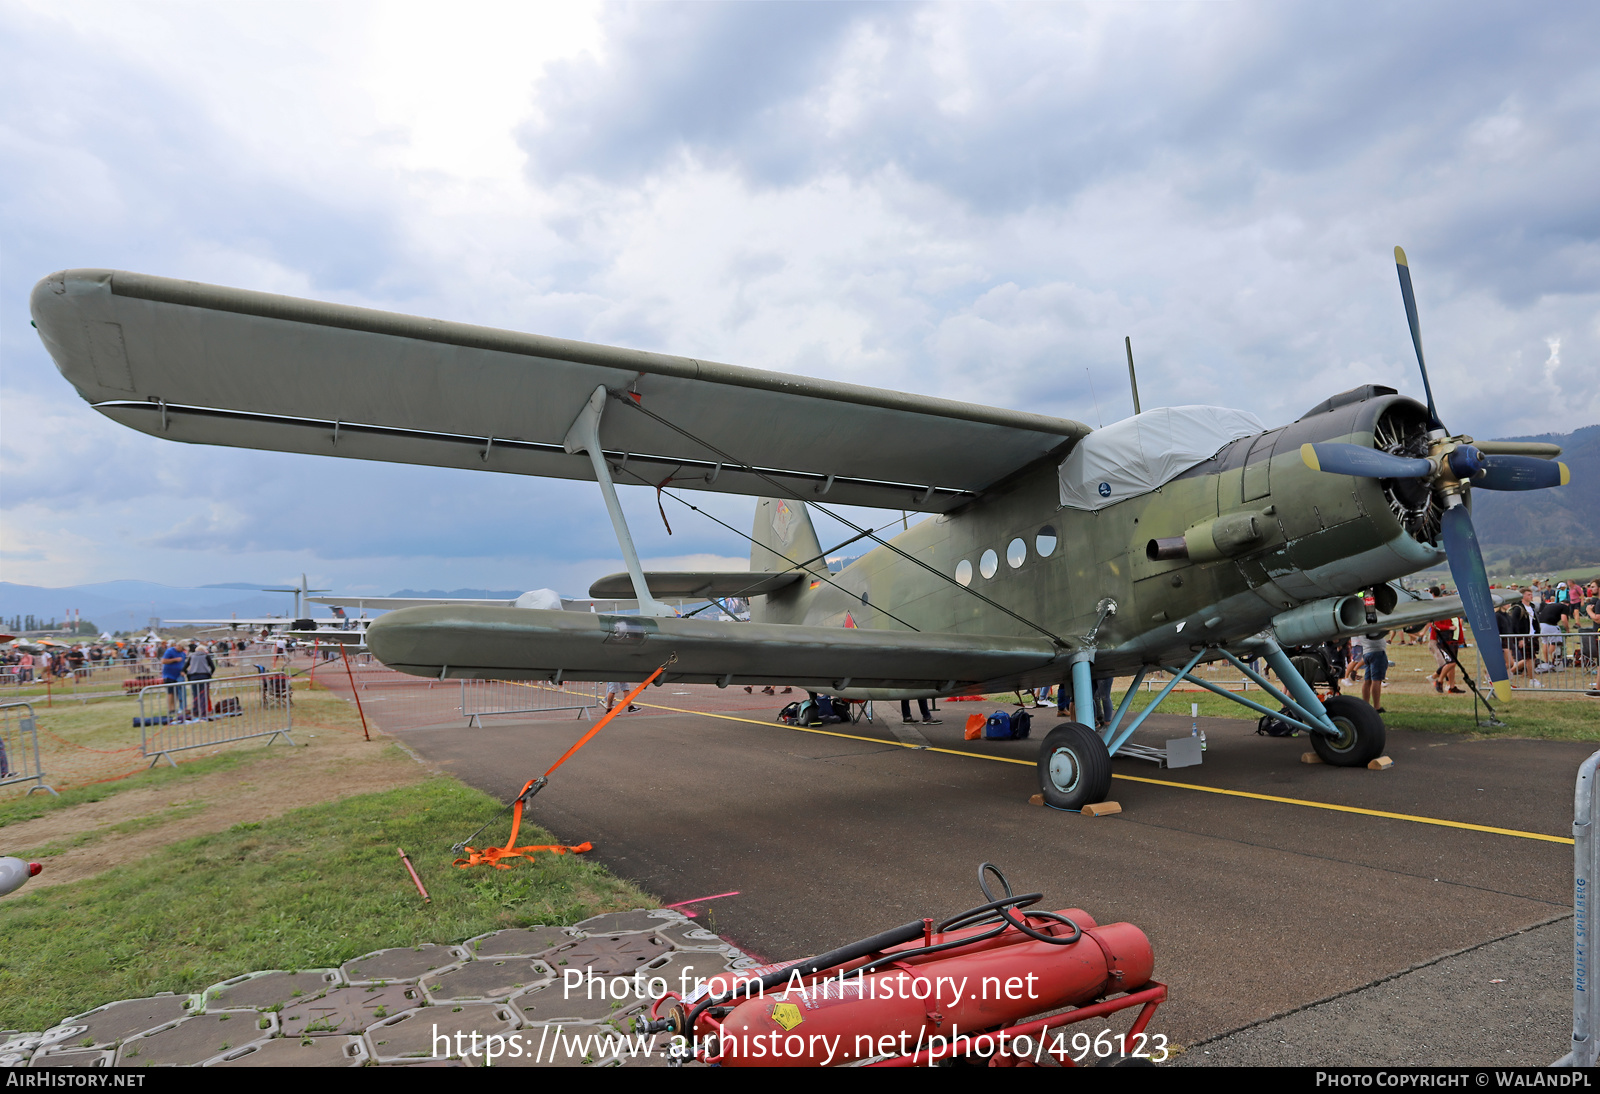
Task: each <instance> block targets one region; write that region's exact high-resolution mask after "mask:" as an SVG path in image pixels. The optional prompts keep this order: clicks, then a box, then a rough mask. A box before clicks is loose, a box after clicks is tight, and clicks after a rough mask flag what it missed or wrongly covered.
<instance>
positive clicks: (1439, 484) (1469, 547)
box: [1300, 247, 1572, 699]
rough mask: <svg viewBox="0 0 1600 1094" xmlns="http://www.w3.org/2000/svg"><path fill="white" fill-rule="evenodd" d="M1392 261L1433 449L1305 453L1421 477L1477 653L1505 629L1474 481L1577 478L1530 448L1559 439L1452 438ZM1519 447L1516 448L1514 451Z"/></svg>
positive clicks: (1501, 693)
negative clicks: (1479, 528) (1474, 501)
mask: <svg viewBox="0 0 1600 1094" xmlns="http://www.w3.org/2000/svg"><path fill="white" fill-rule="evenodd" d="M1394 261H1395V266H1396V267H1397V268H1398V270H1399V273H1400V295H1401V298H1402V299H1403V300H1404V301H1405V307H1406V321H1407V323H1409V324H1410V327H1411V344H1412V346H1414V347H1415V348H1416V351H1417V366H1418V367H1419V368H1420V369H1421V370H1422V389H1423V391H1424V392H1426V394H1427V397H1428V423H1429V427H1430V428H1429V431H1428V436H1427V442H1428V455H1427V456H1426V457H1422V456H1401V455H1395V454H1394V453H1390V452H1384V451H1381V450H1379V449H1375V448H1366V447H1363V446H1361V445H1355V444H1337V443H1324V444H1306V445H1302V446H1301V449H1300V457H1301V459H1303V460H1304V461H1305V463H1306V466H1307V467H1310V468H1311V469H1312V470H1313V471H1327V472H1329V473H1331V474H1335V475H1352V476H1356V477H1358V478H1368V479H1392V480H1420V482H1419V485H1420V486H1422V487H1423V488H1424V489H1426V490H1429V491H1431V492H1432V493H1433V494H1434V495H1435V496H1436V498H1437V500H1438V502H1439V505H1440V507H1441V508H1442V510H1443V512H1442V514H1441V516H1440V521H1439V532H1440V538H1441V539H1442V540H1443V542H1444V549H1445V554H1446V556H1447V557H1448V558H1449V560H1450V576H1451V577H1452V578H1454V579H1455V583H1456V588H1457V589H1458V590H1460V593H1461V602H1462V606H1463V608H1464V609H1465V611H1466V615H1467V622H1468V623H1469V624H1470V625H1471V627H1472V637H1473V640H1474V641H1476V642H1477V643H1478V649H1479V651H1480V652H1481V651H1486V650H1492V649H1497V648H1499V646H1500V629H1499V628H1498V627H1497V626H1495V620H1494V599H1493V597H1492V596H1491V595H1490V592H1489V575H1488V571H1487V570H1486V569H1485V568H1484V565H1483V553H1482V552H1481V551H1480V550H1479V549H1478V535H1477V532H1475V531H1474V530H1473V527H1472V514H1471V513H1470V512H1469V511H1468V509H1467V506H1466V498H1465V495H1466V494H1467V493H1468V491H1469V488H1470V487H1474V486H1476V487H1479V488H1480V489H1483V490H1544V489H1547V488H1549V487H1552V486H1565V485H1566V484H1567V483H1568V481H1570V479H1571V477H1572V473H1571V471H1569V470H1568V468H1567V465H1566V464H1564V463H1560V462H1558V461H1556V460H1554V459H1541V458H1539V456H1536V455H1530V454H1527V453H1530V452H1538V453H1541V454H1543V455H1548V456H1556V455H1559V454H1560V451H1561V450H1560V449H1559V448H1557V447H1555V446H1554V445H1545V446H1535V445H1529V444H1515V443H1501V444H1496V443H1495V442H1493V441H1489V442H1485V443H1483V444H1475V443H1474V442H1473V440H1472V438H1471V437H1465V436H1452V435H1451V433H1450V431H1449V430H1448V429H1446V428H1445V427H1444V423H1443V422H1441V421H1440V420H1439V412H1438V410H1437V408H1436V407H1435V406H1434V402H1433V387H1432V385H1431V384H1429V382H1428V363H1427V361H1426V359H1425V358H1424V357H1423V354H1422V327H1421V325H1420V324H1419V323H1418V321H1417V297H1416V293H1415V292H1413V291H1412V288H1411V267H1410V266H1409V265H1408V264H1407V263H1406V253H1405V251H1403V250H1401V249H1400V248H1399V247H1396V248H1395V249H1394ZM1513 450H1515V451H1513ZM1483 662H1484V665H1485V667H1486V668H1487V669H1488V671H1489V678H1490V679H1491V680H1493V681H1494V693H1495V695H1496V697H1498V698H1500V699H1509V698H1511V683H1510V680H1509V676H1508V673H1507V672H1506V666H1505V661H1504V659H1503V658H1500V657H1489V656H1484V658H1483Z"/></svg>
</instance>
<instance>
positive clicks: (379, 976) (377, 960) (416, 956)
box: [339, 944, 471, 984]
mask: <svg viewBox="0 0 1600 1094" xmlns="http://www.w3.org/2000/svg"><path fill="white" fill-rule="evenodd" d="M470 957H471V955H470V954H469V953H467V951H466V950H465V949H463V948H462V947H460V946H439V945H432V944H430V945H427V946H417V947H415V948H407V947H399V948H397V949H392V950H375V951H373V952H372V953H369V954H364V955H363V956H361V957H357V958H353V959H351V960H349V961H346V962H345V963H344V964H343V965H340V966H339V971H340V972H342V973H344V976H345V979H346V980H348V981H349V982H350V983H352V984H374V983H378V982H379V981H385V982H387V981H394V980H416V979H418V978H419V977H422V976H425V975H426V974H428V973H430V972H433V971H434V970H435V969H442V968H444V967H445V966H447V965H454V964H456V963H457V962H460V961H466V960H468V959H469V958H470Z"/></svg>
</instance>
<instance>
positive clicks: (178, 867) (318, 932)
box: [0, 777, 655, 1029]
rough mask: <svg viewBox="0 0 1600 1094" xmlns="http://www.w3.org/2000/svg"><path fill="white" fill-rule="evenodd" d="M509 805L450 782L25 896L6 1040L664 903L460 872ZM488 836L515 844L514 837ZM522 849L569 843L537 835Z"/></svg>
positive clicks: (501, 873) (3, 923) (11, 957)
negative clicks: (192, 997) (474, 833)
mask: <svg viewBox="0 0 1600 1094" xmlns="http://www.w3.org/2000/svg"><path fill="white" fill-rule="evenodd" d="M499 808H500V803H499V802H497V801H495V800H493V799H492V798H490V797H489V796H488V795H486V794H482V793H480V792H478V791H476V790H472V789H470V788H468V787H466V786H464V785H462V784H461V783H460V782H458V781H457V780H455V779H452V778H448V777H436V778H432V779H429V780H427V781H426V782H423V783H420V784H417V785H415V786H411V787H404V788H401V789H398V790H391V791H386V792H383V793H379V794H367V795H361V796H359V797H353V798H346V799H344V800H343V801H338V802H330V803H326V804H323V805H316V806H311V807H308V808H305V809H297V810H294V811H292V812H289V813H286V814H284V815H283V816H281V817H275V818H271V819H268V820H264V821H262V822H260V823H259V824H241V825H235V826H234V827H233V828H231V829H228V830H227V831H224V832H217V833H213V834H211V835H206V836H200V837H196V838H194V839H190V840H186V841H184V842H182V843H177V844H173V845H171V846H169V847H167V848H164V849H163V850H161V851H159V852H157V853H155V854H153V855H150V856H149V857H147V858H144V859H142V860H140V861H138V862H133V863H129V864H128V865H126V866H123V867H119V868H116V869H113V870H110V871H108V872H106V873H104V874H101V875H99V876H97V877H93V878H89V879H87V880H84V881H81V882H75V883H72V884H69V885H62V886H58V887H56V888H52V889H43V890H39V891H37V892H32V893H29V892H28V891H27V890H26V889H24V890H23V891H22V892H20V893H18V894H16V895H14V896H12V897H9V898H7V899H6V900H5V902H4V903H3V904H0V938H3V939H4V940H5V941H4V945H3V946H0V1028H12V1029H44V1028H46V1027H48V1026H50V1025H52V1024H54V1023H57V1022H59V1021H61V1020H62V1019H63V1018H66V1017H67V1016H68V1015H71V1014H77V1013H81V1012H83V1011H85V1010H88V1009H89V1008H91V1007H95V1006H99V1005H101V1004H103V1003H107V1002H111V1001H112V1000H116V999H127V998H135V997H141V996H148V995H153V994H155V993H157V992H162V991H171V992H178V993H180V994H181V993H188V992H197V991H200V990H202V989H204V988H206V987H209V986H210V985H212V984H215V983H217V982H218V981H221V980H225V979H227V978H229V977H232V976H237V975H239V974H240V973H244V972H251V971H255V970H259V969H304V968H320V967H328V966H334V965H338V964H341V963H342V962H344V961H348V960H349V959H350V958H352V957H357V956H359V955H361V954H363V953H367V952H369V951H371V950H375V949H380V948H384V947H390V946H417V945H422V944H423V943H427V942H459V941H462V940H464V939H466V938H469V937H471V936H473V935H476V934H482V933H483V932H485V931H491V930H496V929H498V928H502V927H517V926H526V925H529V924H534V923H573V922H576V921H577V920H579V919H583V918H585V917H587V916H590V915H595V914H597V913H599V912H602V911H608V910H614V909H620V908H635V907H648V906H653V905H654V903H655V901H654V900H652V899H651V898H650V897H648V896H646V895H645V894H644V893H642V892H641V891H639V890H638V889H636V888H634V887H633V886H631V885H630V884H628V883H626V882H623V881H620V880H618V879H616V878H614V877H612V876H611V875H610V874H608V873H607V872H606V871H605V870H604V868H602V867H600V866H598V865H596V864H593V863H590V862H587V861H585V860H584V859H583V858H582V857H581V856H577V855H562V856H554V855H540V856H538V857H537V858H536V859H534V860H533V861H531V862H530V861H522V862H519V863H518V864H517V865H516V866H515V867H513V868H512V869H510V870H492V869H487V868H478V869H474V870H459V869H457V868H455V867H454V866H452V865H451V860H452V859H453V858H454V857H455V856H454V855H453V854H452V853H451V851H450V844H451V843H453V842H455V841H456V840H458V839H460V838H461V837H462V836H464V835H466V834H467V833H468V832H470V831H471V830H472V829H473V828H475V827H477V826H478V825H479V824H481V823H483V822H484V821H486V820H488V819H489V818H490V817H491V816H492V815H493V814H494V813H495V811H496V810H498V809H499ZM484 835H485V836H486V837H495V836H498V838H500V839H502V840H503V839H504V838H505V835H506V830H505V826H503V825H497V826H493V827H491V829H490V830H489V831H488V832H486V833H484ZM576 835H578V837H579V838H581V836H582V834H581V833H580V834H576ZM518 842H519V843H525V844H537V843H553V842H555V840H554V839H553V838H552V837H551V836H550V835H549V834H548V833H546V832H543V831H541V830H539V829H537V828H533V829H529V828H528V827H527V826H526V825H525V826H524V828H523V832H522V835H521V837H520V838H519V840H518ZM397 845H398V846H403V847H404V848H405V849H406V853H407V854H408V855H410V856H411V859H412V861H413V862H414V863H415V864H416V867H417V871H418V873H420V874H421V875H422V879H423V883H424V884H425V885H427V887H428V891H429V894H430V895H431V896H432V897H433V903H432V904H431V905H424V904H423V903H422V900H421V898H420V897H419V896H418V895H417V891H416V889H415V888H414V887H413V886H412V884H411V880H410V878H409V877H408V876H407V875H406V871H405V867H404V865H403V864H402V863H401V862H400V859H399V856H398V855H397V854H396V852H395V848H396V846H397Z"/></svg>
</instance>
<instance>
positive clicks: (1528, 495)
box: [1472, 425, 1600, 574]
mask: <svg viewBox="0 0 1600 1094" xmlns="http://www.w3.org/2000/svg"><path fill="white" fill-rule="evenodd" d="M1496 440H1505V441H1545V442H1548V443H1550V444H1558V445H1560V446H1561V462H1562V463H1564V464H1566V465H1567V466H1568V467H1569V468H1571V470H1572V481H1571V482H1569V483H1567V485H1565V486H1562V487H1558V488H1556V489H1554V490H1528V491H1519V492H1512V491H1507V490H1474V491H1473V492H1472V524H1473V527H1475V528H1476V529H1477V530H1478V542H1479V543H1480V544H1482V545H1483V553H1484V556H1485V558H1486V559H1487V560H1489V561H1491V562H1496V561H1505V562H1507V563H1508V564H1509V565H1510V567H1511V570H1512V572H1513V573H1518V574H1523V573H1530V572H1541V571H1551V570H1558V569H1565V568H1568V567H1573V566H1584V565H1588V564H1590V563H1595V564H1600V425H1587V426H1584V427H1583V428H1582V429H1577V430H1574V431H1573V432H1571V433H1544V434H1540V435H1538V436H1531V437H1498V438H1496Z"/></svg>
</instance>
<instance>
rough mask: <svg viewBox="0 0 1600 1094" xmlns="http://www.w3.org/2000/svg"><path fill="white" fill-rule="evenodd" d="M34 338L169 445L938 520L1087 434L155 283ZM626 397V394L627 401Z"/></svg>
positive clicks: (71, 291)
mask: <svg viewBox="0 0 1600 1094" xmlns="http://www.w3.org/2000/svg"><path fill="white" fill-rule="evenodd" d="M31 306H32V312H33V319H34V324H35V326H37V327H38V330H39V334H40V336H41V337H42V338H43V339H44V343H45V345H46V347H47V348H48V349H49V351H50V354H51V356H52V357H54V358H55V361H56V365H57V367H58V368H60V370H61V372H62V374H63V375H64V376H66V378H67V379H68V380H69V381H71V383H72V385H73V386H74V387H76V388H77V389H78V392H79V394H81V395H82V396H83V397H84V398H85V399H87V400H88V401H89V402H90V403H91V404H93V405H94V407H95V408H96V409H97V410H99V411H101V412H102V413H104V414H105V415H106V416H108V417H110V418H112V419H114V420H116V421H118V422H121V423H122V424H124V425H127V426H130V427H132V428H134V429H138V430H141V431H143V432H146V433H151V434H154V435H156V436H160V437H165V438H167V439H169V440H177V441H189V442H195V443H201V444H222V445H233V446H237V447H242V448H265V449H275V450H281V451H286V452H308V453H316V454H321V455H330V456H347V457H353V458H357V459H370V460H388V461H394V462H398V463H421V464H434V465H438V466H443V467H460V468H471V469H474V470H487V471H503V472H511V473H515V474H522V475H544V476H551V477H556V478H572V479H592V478H593V477H594V472H593V469H592V467H591V466H590V463H589V460H588V457H587V456H584V455H574V454H569V453H568V452H567V451H566V450H565V448H564V447H563V446H562V441H563V440H564V438H565V437H566V435H567V431H568V429H569V428H570V427H571V425H572V423H573V421H574V420H575V419H576V418H577V416H578V413H579V412H580V411H581V410H582V409H583V407H584V405H585V404H586V402H587V401H588V399H589V398H590V396H591V395H592V394H593V393H594V391H595V389H596V388H597V387H601V386H603V387H605V388H607V389H608V390H609V391H610V392H612V393H613V395H615V396H617V398H616V399H615V400H613V401H612V402H610V403H608V404H607V407H606V411H605V414H604V416H603V417H602V419H601V424H600V441H601V445H602V447H603V448H604V449H605V451H606V455H607V456H608V457H609V458H610V460H611V462H612V463H613V464H621V465H622V472H621V474H620V475H619V476H618V478H619V480H620V481H622V482H629V481H633V482H648V483H650V484H651V485H656V484H661V483H664V482H666V481H668V480H670V481H672V482H674V483H676V484H677V485H679V486H684V487H690V488H694V489H701V490H718V491H725V492H729V493H736V494H753V495H758V496H759V495H765V496H773V495H774V494H778V495H781V494H784V493H786V492H787V493H788V494H790V495H791V496H794V495H799V496H804V497H806V498H813V497H815V498H819V499H821V498H826V499H827V500H828V501H836V502H841V503H845V504H853V505H867V506H875V507H878V508H891V509H911V510H919V511H926V512H946V511H948V510H950V509H952V508H955V507H956V506H958V505H961V504H963V503H964V502H966V501H968V500H970V499H971V498H972V497H974V496H975V495H976V494H978V493H979V492H981V491H982V490H984V489H985V488H986V487H988V486H990V485H992V484H994V483H995V482H997V481H999V480H1001V479H1004V478H1006V477H1008V476H1009V475H1011V474H1013V473H1015V472H1016V471H1018V470H1020V469H1022V468H1023V467H1026V466H1028V465H1029V464H1032V463H1034V462H1035V461H1037V460H1040V459H1042V458H1044V457H1054V458H1057V459H1059V457H1060V455H1061V454H1062V453H1064V452H1065V451H1066V450H1067V449H1069V448H1070V447H1071V445H1072V444H1073V443H1074V442H1075V441H1076V440H1077V439H1078V438H1079V437H1081V436H1083V435H1085V434H1086V433H1088V432H1089V427H1088V426H1086V425H1083V424H1082V423H1080V422H1073V421H1068V420H1066V419H1062V418H1050V417H1045V416H1043V415H1039V414H1026V413H1021V412H1018V411H1012V410H999V409H995V408H991V407H983V406H975V405H972V404H968V403H958V402H954V401H951V400H947V399H934V398H930V397H928V396H924V395H908V394H903V393H901V392H895V391H883V390H879V389H875V388H869V387H862V386H858V385H856V384H844V383H837V382H833V381H827V380H815V379H809V378H806V377H799V376H788V375H784V374H782V373H775V372H762V371H758V370H756V369H748V368H740V367H737V366H734V365H722V364H715V363H713V362H709V361H696V360H691V359H689V358H686V357H671V356H667V355H664V354H659V353H647V352H642V351H639V350H630V349H617V348H613V347H609V346H598V345H592V344H589V343H585V342H574V341H569V340H566V339H560V338H546V337H542V336H539V335H532V334H519V333H516V332H513V331H502V330H494V329H491V328H487V327H476V326H470V325H467V324H462V323H446V322H442V321H440V320H436V319H422V318H417V317H414V316H407V315H395V314H391V313H389V312H380V311H373V310H370V309H367V308H355V307H348V306H345V305H339V304H324V303H319V302H317V301H311V300H299V299H295V298H293V297H286V296H275V295H271V294H268V293H258V292H248V291H245V290H242V289H228V288H219V287H217V286H212V285H202V284H199V283H196V282H192V281H175V280H172V279H169V278H164V277H152V276H149V275H146V274H135V273H125V272H121V271H112V270H69V271H65V272H62V273H56V274H51V275H50V276H49V277H47V278H45V279H44V280H43V281H41V282H39V284H38V285H36V286H35V287H34V290H33V297H32V302H31ZM627 396H632V398H629V397H627Z"/></svg>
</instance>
